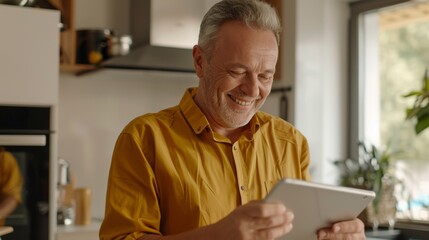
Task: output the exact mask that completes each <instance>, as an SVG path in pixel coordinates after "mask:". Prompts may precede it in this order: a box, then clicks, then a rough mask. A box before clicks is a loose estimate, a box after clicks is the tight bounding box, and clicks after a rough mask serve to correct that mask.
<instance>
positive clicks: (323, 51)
mask: <svg viewBox="0 0 429 240" xmlns="http://www.w3.org/2000/svg"><path fill="white" fill-rule="evenodd" d="M296 4H297V6H296V9H297V17H296V21H297V24H296V38H295V39H296V63H295V64H296V78H295V79H296V80H295V93H294V94H295V113H294V114H295V119H294V120H295V126H296V127H297V128H298V129H300V130H301V131H302V132H303V133H304V135H306V136H307V139H308V140H309V144H310V150H311V158H312V176H313V180H314V181H318V182H325V183H332V184H334V183H336V181H337V179H336V172H337V171H336V169H335V168H334V165H333V164H332V161H334V160H337V159H339V158H344V157H345V156H346V143H347V141H346V140H347V135H346V134H347V127H346V125H347V51H348V49H347V24H348V22H347V21H348V15H349V13H348V6H347V2H346V1H342V0H317V1H315V0H299V1H298V0H296ZM310 16H311V17H310Z"/></svg>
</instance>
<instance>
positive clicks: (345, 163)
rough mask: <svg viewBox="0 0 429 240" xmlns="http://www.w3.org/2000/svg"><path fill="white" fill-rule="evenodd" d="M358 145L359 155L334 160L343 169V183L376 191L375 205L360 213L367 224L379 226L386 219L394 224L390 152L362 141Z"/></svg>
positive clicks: (393, 182) (386, 221)
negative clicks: (354, 157)
mask: <svg viewBox="0 0 429 240" xmlns="http://www.w3.org/2000/svg"><path fill="white" fill-rule="evenodd" d="M358 145H359V158H358V159H351V158H347V159H342V160H337V161H335V162H334V164H335V165H336V166H337V167H338V168H339V170H340V172H341V175H340V184H341V185H343V186H347V187H354V188H361V189H367V190H372V191H374V192H375V193H376V198H375V199H374V200H373V202H372V205H370V206H369V207H368V208H367V209H366V210H365V211H364V212H363V213H362V214H361V215H360V218H361V219H362V221H363V222H364V223H365V225H372V226H373V227H374V228H377V227H378V225H379V224H380V223H383V224H384V223H387V224H389V226H391V227H393V224H394V217H395V214H396V199H395V198H394V194H393V193H394V184H395V179H394V177H393V176H392V175H391V174H390V172H389V171H390V168H391V156H390V154H389V153H388V150H380V149H378V148H377V147H376V146H374V145H370V146H369V147H368V146H366V145H365V144H364V143H363V142H359V143H358ZM392 221H393V222H392Z"/></svg>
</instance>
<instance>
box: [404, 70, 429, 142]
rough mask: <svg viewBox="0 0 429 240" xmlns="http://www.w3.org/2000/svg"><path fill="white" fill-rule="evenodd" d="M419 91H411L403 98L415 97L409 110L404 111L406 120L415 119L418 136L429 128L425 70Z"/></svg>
mask: <svg viewBox="0 0 429 240" xmlns="http://www.w3.org/2000/svg"><path fill="white" fill-rule="evenodd" d="M422 80H423V82H422V87H421V89H420V90H415V91H411V92H409V93H408V94H406V95H404V96H403V97H404V98H409V97H415V100H414V104H413V106H412V107H411V108H407V109H406V119H415V126H414V129H415V131H416V134H420V133H421V132H422V131H423V130H425V129H426V128H428V127H429V73H428V69H426V71H425V73H424V75H423V79H422Z"/></svg>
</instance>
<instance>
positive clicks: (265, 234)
mask: <svg viewBox="0 0 429 240" xmlns="http://www.w3.org/2000/svg"><path fill="white" fill-rule="evenodd" d="M292 228H293V225H292V223H286V224H282V225H278V226H276V227H272V228H266V229H262V230H259V231H257V232H256V236H255V237H256V238H255V239H277V238H278V237H281V236H283V235H285V234H287V233H289V232H290V231H291V230H292Z"/></svg>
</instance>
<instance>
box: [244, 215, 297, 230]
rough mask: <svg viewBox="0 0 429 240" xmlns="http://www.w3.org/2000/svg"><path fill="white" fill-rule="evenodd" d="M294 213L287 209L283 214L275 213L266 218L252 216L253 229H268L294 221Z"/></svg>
mask: <svg viewBox="0 0 429 240" xmlns="http://www.w3.org/2000/svg"><path fill="white" fill-rule="evenodd" d="M293 218H294V215H293V213H292V212H291V211H286V212H285V213H284V214H281V215H274V216H271V217H265V218H252V219H251V220H250V222H249V227H250V228H251V229H266V228H272V227H276V226H281V225H285V224H289V223H292V221H293Z"/></svg>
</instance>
